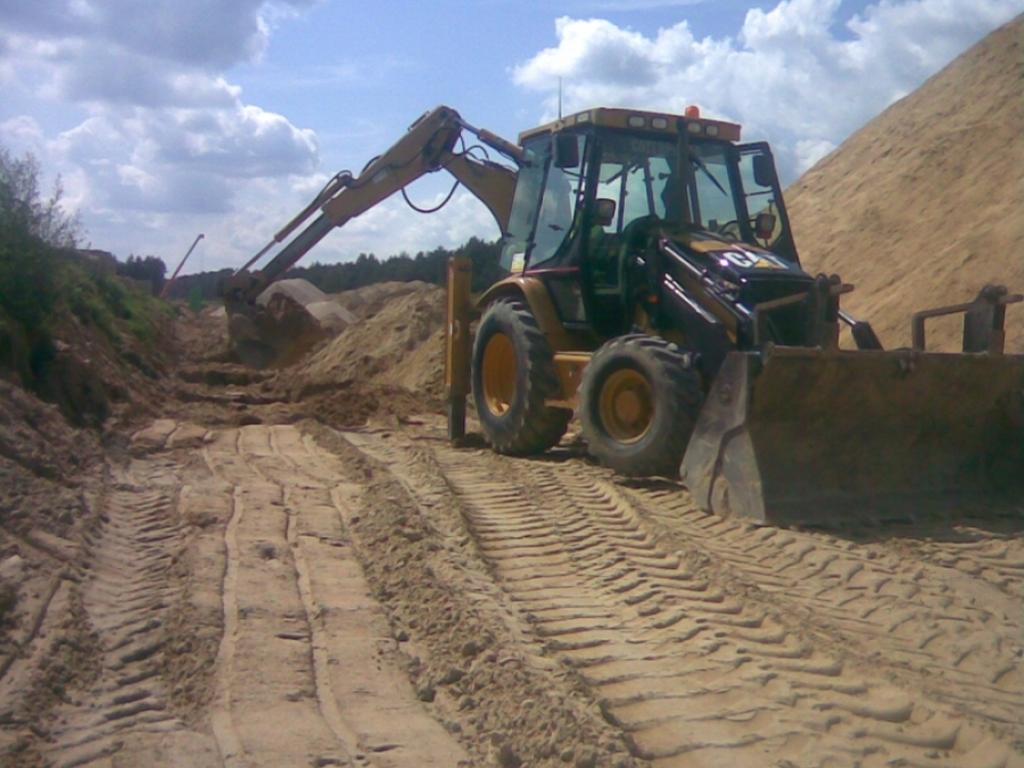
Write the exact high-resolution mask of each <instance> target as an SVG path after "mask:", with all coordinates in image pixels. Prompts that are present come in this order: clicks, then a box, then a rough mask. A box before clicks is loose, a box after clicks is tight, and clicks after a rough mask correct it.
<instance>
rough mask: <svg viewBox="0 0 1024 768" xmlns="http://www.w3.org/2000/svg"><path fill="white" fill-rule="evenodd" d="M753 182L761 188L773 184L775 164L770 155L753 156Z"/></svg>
mask: <svg viewBox="0 0 1024 768" xmlns="http://www.w3.org/2000/svg"><path fill="white" fill-rule="evenodd" d="M753 161H754V181H756V182H757V183H758V185H759V186H762V187H771V186H774V184H775V163H773V162H772V156H771V155H754V157H753Z"/></svg>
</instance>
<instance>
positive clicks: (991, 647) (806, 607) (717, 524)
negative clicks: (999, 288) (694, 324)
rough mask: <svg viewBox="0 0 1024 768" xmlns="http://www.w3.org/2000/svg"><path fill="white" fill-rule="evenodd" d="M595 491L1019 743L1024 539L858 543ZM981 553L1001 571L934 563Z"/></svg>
mask: <svg viewBox="0 0 1024 768" xmlns="http://www.w3.org/2000/svg"><path fill="white" fill-rule="evenodd" d="M603 487H604V491H605V492H606V493H609V494H618V495H623V496H624V497H625V498H627V499H628V500H629V501H630V503H634V504H636V505H637V507H638V509H639V510H640V511H641V513H642V514H643V515H644V517H645V519H647V520H650V521H652V522H653V523H654V524H655V526H656V527H657V528H658V529H659V530H660V532H661V534H662V535H663V536H664V537H665V540H666V541H669V542H677V543H679V542H699V543H700V545H701V547H703V548H705V549H707V550H708V551H711V552H714V553H715V556H716V557H717V558H719V559H721V560H722V561H723V562H726V563H728V564H729V567H730V569H731V570H732V572H733V573H734V574H736V575H737V576H738V577H739V578H741V579H743V580H745V581H746V582H747V583H749V584H751V585H756V587H757V588H758V589H760V590H762V591H765V592H769V593H772V595H773V599H774V600H775V601H776V602H778V603H780V604H781V605H783V606H785V607H786V608H787V609H790V610H793V611H794V612H796V613H797V614H799V615H802V617H803V621H805V622H807V623H808V624H810V625H816V626H817V627H819V628H820V629H821V631H822V632H824V633H827V634H830V635H834V636H840V637H841V638H842V640H843V644H844V651H845V652H847V653H854V654H857V655H859V656H861V657H862V658H863V659H864V660H865V661H866V662H868V663H872V664H877V665H881V666H886V667H888V668H889V669H890V673H891V674H892V675H893V676H895V677H898V678H910V679H911V684H912V685H914V686H915V687H920V688H921V689H922V690H926V691H928V693H929V694H930V695H931V696H934V697H936V698H939V699H942V700H945V701H947V702H949V703H950V704H951V705H953V706H954V707H956V708H958V709H960V710H962V711H964V712H966V713H973V714H976V715H979V716H981V717H983V718H985V719H987V720H991V721H993V722H997V723H1000V724H1001V725H1002V726H1003V727H1004V728H1005V729H1006V730H1007V732H1008V733H1009V734H1010V735H1011V736H1012V737H1013V738H1015V739H1017V740H1024V721H1022V718H1021V717H1020V713H1021V712H1022V711H1024V673H1022V670H1021V662H1022V652H1024V602H1022V600H1021V597H1019V596H1018V595H1021V594H1024V571H1022V572H1020V573H1018V574H1014V571H1013V568H1012V567H1009V565H1012V562H1013V560H1012V558H1013V557H1014V554H1013V553H1014V552H1015V551H1024V532H1021V531H1019V530H1018V532H1016V533H1014V532H1012V530H1011V531H1009V532H1007V533H1002V534H998V533H990V534H988V539H987V540H984V541H982V540H979V539H978V537H980V536H981V532H980V531H974V533H973V534H971V533H970V532H969V531H968V533H966V534H960V533H958V531H956V530H950V529H949V527H948V526H946V527H940V526H938V525H932V526H923V525H922V526H920V527H918V528H917V529H915V530H913V531H907V530H902V531H901V530H899V529H897V531H894V535H893V536H890V537H886V536H885V531H884V530H876V531H873V532H872V538H870V539H866V540H864V541H857V540H850V539H841V538H837V537H835V536H833V535H826V534H822V533H819V532H814V531H798V530H783V529H778V528H769V527H765V528H756V527H753V526H750V525H746V524H744V523H741V522H737V521H733V520H724V519H722V518H718V517H716V516H713V515H707V514H705V513H703V512H701V511H699V510H697V509H696V508H695V507H694V505H693V503H692V501H691V500H690V498H689V495H688V494H687V493H686V492H685V491H683V490H681V489H679V488H678V487H674V486H670V485H662V486H660V487H658V486H652V487H647V488H645V487H644V486H643V485H641V486H640V487H639V488H637V489H622V488H621V487H617V486H614V485H612V484H611V483H605V484H604V486H603ZM996 524H998V521H996ZM1018 527H1019V526H1018ZM862 535H863V534H862ZM908 536H913V537H914V538H913V539H911V540H910V541H908V540H907V538H906V537H908ZM960 538H963V539H966V541H960V540H958V539H960ZM972 538H973V539H975V540H974V541H973V542H972V541H971V539H972ZM916 540H920V541H921V542H922V546H920V547H919V546H918V545H916V543H915V541H916ZM921 549H924V550H925V554H924V556H921V555H918V554H917V553H918V552H919V551H920V550H921ZM993 553H994V554H993ZM983 557H989V558H990V559H991V560H992V561H994V562H998V563H999V567H998V568H996V567H995V566H993V567H991V568H990V567H987V566H986V567H985V568H980V567H979V568H978V569H975V568H967V567H961V568H954V567H951V566H950V565H948V564H947V565H945V566H943V565H939V564H938V563H939V562H947V563H950V564H951V563H962V562H963V561H964V560H965V559H967V558H971V560H972V562H979V561H980V558H983ZM945 558H949V559H948V560H946V559H945ZM1008 564H1009V565H1008Z"/></svg>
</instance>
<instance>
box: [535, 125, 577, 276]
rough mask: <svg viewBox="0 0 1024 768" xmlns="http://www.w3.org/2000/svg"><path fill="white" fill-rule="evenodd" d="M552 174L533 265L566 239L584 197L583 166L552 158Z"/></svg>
mask: <svg viewBox="0 0 1024 768" xmlns="http://www.w3.org/2000/svg"><path fill="white" fill-rule="evenodd" d="M576 141H577V147H578V155H577V156H578V157H582V156H583V142H584V137H583V136H577V137H576ZM548 165H549V167H548V173H547V178H546V179H545V182H544V192H543V194H542V195H541V200H540V209H539V212H538V215H537V228H536V231H535V233H534V236H533V248H532V250H531V251H530V254H529V257H530V258H529V262H530V266H531V267H536V266H538V265H540V264H543V263H544V262H546V261H550V260H551V259H553V258H554V257H555V256H556V255H557V253H558V251H559V248H560V247H561V245H562V243H564V242H565V240H566V238H567V236H568V234H569V230H570V229H571V228H572V224H573V221H574V219H575V218H576V208H577V203H578V202H579V200H580V199H581V198H582V189H583V173H582V167H576V168H557V167H556V166H555V164H554V163H553V162H551V160H550V158H549V160H548Z"/></svg>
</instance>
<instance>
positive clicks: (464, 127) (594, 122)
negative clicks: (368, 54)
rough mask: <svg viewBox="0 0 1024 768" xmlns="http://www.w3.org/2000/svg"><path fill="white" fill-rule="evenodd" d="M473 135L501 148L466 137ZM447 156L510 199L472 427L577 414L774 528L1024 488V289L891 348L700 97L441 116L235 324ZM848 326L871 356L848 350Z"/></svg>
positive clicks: (495, 207)
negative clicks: (807, 264) (955, 342)
mask: <svg viewBox="0 0 1024 768" xmlns="http://www.w3.org/2000/svg"><path fill="white" fill-rule="evenodd" d="M466 133H469V134H472V135H474V136H475V137H476V138H477V139H479V140H480V141H481V142H482V143H483V144H484V145H486V146H487V147H490V148H491V149H493V150H495V151H497V152H498V153H500V154H501V155H503V156H504V158H505V163H503V164H502V163H497V162H494V161H492V160H490V159H486V158H482V157H480V147H471V148H468V149H467V148H465V147H464V145H462V144H460V142H461V141H462V136H463V135H464V134H466ZM457 147H458V149H456V148H457ZM442 168H443V169H445V170H447V171H449V172H450V173H452V174H453V175H454V176H455V177H456V179H457V180H458V181H459V182H462V183H463V184H465V185H466V187H467V188H469V189H470V190H471V191H472V192H473V193H474V194H475V195H476V196H477V197H479V198H480V199H481V200H482V201H483V202H484V204H485V205H486V206H487V207H488V209H489V210H490V211H491V213H492V214H493V215H494V218H495V220H496V221H497V223H498V225H499V228H500V230H501V232H502V236H503V239H502V255H501V263H502V267H503V268H504V270H505V271H506V272H507V273H508V274H507V276H506V277H505V278H503V279H502V280H500V281H498V282H497V283H495V284H494V285H492V286H491V287H490V288H488V289H487V290H486V292H485V293H484V294H483V295H482V296H480V297H479V298H478V299H476V300H475V301H473V300H471V297H470V291H469V285H470V276H469V271H470V265H469V264H468V263H467V261H466V260H464V259H463V260H459V259H455V260H453V262H452V263H451V264H450V265H449V290H448V328H447V342H448V347H447V355H446V374H445V380H446V386H447V391H448V395H449V434H450V436H451V437H452V438H458V437H460V436H462V435H463V434H464V430H465V403H466V398H467V396H468V395H469V394H472V396H473V401H474V403H475V407H476V413H477V416H478V417H479V422H480V427H481V430H482V432H483V434H484V437H485V439H486V440H487V442H488V443H489V444H490V445H491V446H492V447H493V448H494V450H496V451H499V452H501V453H506V454H513V455H530V454H536V453H539V452H543V451H545V450H547V449H548V448H551V447H552V446H554V445H556V444H557V443H558V442H559V441H560V440H561V438H562V437H563V435H564V434H565V433H566V431H567V429H568V425H569V423H570V420H571V419H572V417H573V415H574V413H575V414H577V415H578V416H579V421H580V429H581V434H582V437H583V439H584V441H585V443H586V445H587V450H588V452H589V453H590V454H591V455H592V456H593V457H594V458H595V459H597V460H598V461H600V462H601V463H602V464H604V465H606V466H608V467H610V468H612V469H613V470H615V471H616V472H617V473H619V474H622V475H626V476H638V477H643V476H664V477H669V478H681V480H682V482H683V483H684V484H685V485H686V486H687V487H688V488H689V490H690V492H691V493H692V495H693V497H694V499H695V501H696V503H697V504H699V505H700V506H701V507H702V508H704V509H707V510H710V511H713V512H716V513H718V514H723V515H735V516H738V517H741V518H744V519H747V520H750V521H752V522H755V523H765V522H769V523H779V524H786V523H789V522H810V523H827V522H829V518H833V517H834V516H836V515H843V516H845V515H853V514H856V515H858V516H860V515H865V514H866V515H868V516H870V517H872V518H880V517H881V518H884V517H888V516H896V517H900V518H905V517H907V516H908V515H909V516H913V515H915V514H916V513H917V512H919V511H924V510H932V509H935V508H936V507H939V508H950V509H959V510H961V511H962V510H963V509H964V508H965V505H967V506H968V507H970V506H971V505H975V504H983V505H988V504H991V503H999V504H1003V503H1004V502H1006V501H1009V502H1010V503H1011V504H1018V505H1019V502H1020V500H1021V499H1022V498H1024V479H1022V478H1024V472H1022V470H1024V356H1021V355H1008V354H1004V351H1003V339H1004V332H1003V328H1004V323H1005V313H1006V307H1007V306H1008V305H1010V304H1013V303H1016V302H1019V301H1021V300H1022V297H1021V296H1020V295H1015V294H1010V293H1009V292H1008V291H1007V290H1006V289H1005V288H1003V287H999V286H987V287H986V288H985V289H984V290H982V291H981V293H980V294H979V296H978V298H977V299H975V300H974V301H972V302H970V303H969V304H963V305H956V306H950V307H940V308H938V309H933V310H927V311H924V312H919V313H917V314H916V315H915V316H914V318H913V330H914V344H913V346H912V347H911V348H909V349H897V350H890V351H886V350H883V349H882V345H881V344H880V343H879V340H878V338H877V336H876V335H875V333H874V332H873V330H872V328H871V326H870V325H869V324H868V323H866V322H863V321H859V320H857V319H855V318H853V317H852V316H850V315H849V314H848V313H847V312H845V311H844V310H842V309H841V308H840V298H841V296H842V295H844V294H846V293H848V292H850V291H851V290H853V286H850V285H847V284H845V283H843V282H842V280H841V279H840V278H839V277H838V276H835V275H817V276H814V275H810V274H808V273H807V272H805V271H804V270H803V269H802V268H801V265H800V260H799V257H798V254H797V250H796V246H795V243H794V240H793V236H792V233H791V231H790V226H789V220H788V217H787V214H786V208H785V204H784V202H783V197H782V193H781V190H780V186H779V181H778V177H777V174H776V171H775V164H774V160H773V158H772V154H771V151H770V149H769V147H768V145H767V144H764V143H749V144H741V143H740V126H738V125H736V124H734V123H729V122H725V121H721V120H710V119H706V118H703V117H702V116H701V115H700V112H699V110H698V109H696V108H694V107H688V108H687V110H686V111H685V113H684V114H681V115H678V114H669V113H655V112H648V111H640V110H631V109H591V110H586V111H583V112H578V113H576V114H573V115H569V116H566V117H562V118H559V119H558V120H557V121H554V122H552V123H549V124H547V125H543V126H540V127H538V128H535V129H532V130H529V131H526V132H524V133H522V134H521V135H520V137H519V142H518V143H515V144H514V143H512V142H509V141H506V140H504V139H501V138H499V137H497V136H495V135H494V134H492V133H490V132H488V131H484V130H480V129H477V128H474V127H473V126H471V125H469V124H468V123H466V122H465V121H464V120H462V118H461V117H460V116H459V115H458V113H456V112H455V110H452V109H450V108H447V107H440V108H438V109H436V110H434V111H432V112H429V113H427V114H426V115H424V116H423V117H422V118H420V120H418V121H417V122H416V123H414V124H413V126H412V127H411V128H410V129H409V132H408V133H407V134H406V136H405V137H403V138H402V139H401V140H400V141H399V142H398V143H396V144H395V146H394V147H392V148H391V149H390V150H388V152H386V153H385V154H383V155H381V156H380V157H378V158H376V159H374V160H373V161H372V162H371V163H370V164H369V165H368V166H367V168H366V169H365V170H364V171H363V172H362V173H361V174H360V175H359V176H358V177H355V176H353V175H352V174H348V173H344V174H339V175H338V176H336V177H335V178H334V179H333V180H332V182H331V183H330V184H328V186H327V187H326V188H325V189H324V191H323V192H322V193H321V194H320V195H319V196H318V197H317V199H315V200H314V201H313V202H312V203H311V204H310V205H309V206H308V207H307V208H306V209H305V210H304V211H303V212H302V213H300V214H299V216H297V217H296V218H295V219H294V220H293V221H292V222H290V223H289V224H288V225H287V226H286V227H285V228H284V229H283V230H282V231H281V232H279V233H278V234H277V235H276V236H275V239H274V240H273V241H272V242H271V243H270V244H268V246H267V248H265V249H264V250H263V251H261V252H260V253H258V254H257V255H256V256H255V257H254V258H253V260H251V261H250V262H249V264H247V265H246V266H245V267H244V268H243V269H242V270H240V271H239V272H238V273H237V274H236V275H235V276H234V277H233V278H232V280H231V281H230V282H229V284H228V286H227V292H226V299H227V305H228V310H229V313H230V314H231V318H232V319H231V328H232V334H233V336H234V337H235V338H236V340H237V341H238V342H239V343H240V344H241V345H243V346H244V345H249V346H250V347H253V346H256V347H258V346H259V345H265V344H266V342H265V339H264V338H261V336H260V333H261V329H260V319H259V313H258V310H255V309H254V301H253V299H254V297H255V296H256V295H257V294H258V293H259V291H261V290H262V289H263V288H264V287H265V286H266V285H267V284H268V283H269V282H270V281H272V280H274V279H277V278H278V277H280V275H282V274H283V272H284V271H285V270H286V269H287V268H288V267H290V266H291V265H292V264H294V263H295V262H296V261H297V260H298V259H299V258H301V256H302V255H303V254H304V253H306V252H307V251H308V250H309V249H310V248H311V247H312V246H313V245H315V243H316V242H318V241H319V240H320V239H321V238H322V237H323V236H324V235H326V233H327V232H329V231H330V230H331V229H333V228H334V227H336V226H341V225H342V224H344V223H345V222H346V221H348V220H349V219H350V218H352V217H353V216H356V215H358V214H359V213H361V212H363V211H365V210H367V209H368V208H370V207H371V206H373V205H375V204H376V203H378V202H380V201H381V200H383V199H384V198H385V197H387V196H389V195H390V194H392V193H394V192H396V191H399V190H402V189H403V188H404V186H405V185H406V184H408V183H409V182H410V181H412V180H414V179H415V178H418V177H419V176H421V175H423V174H425V173H427V172H431V171H435V170H440V169H442ZM317 210H319V211H320V214H319V216H318V217H317V218H316V219H315V220H314V221H313V223H312V224H310V225H309V226H308V227H307V228H306V229H305V230H303V231H302V232H301V233H300V234H299V235H297V236H296V237H294V238H293V239H292V240H291V241H290V243H289V244H288V245H287V246H286V247H285V248H284V249H283V250H282V251H281V252H280V253H279V254H278V255H277V256H276V257H275V258H274V259H273V261H271V262H270V264H269V265H268V267H267V268H266V269H265V270H263V271H262V272H249V271H247V270H248V268H249V267H251V266H252V265H253V264H254V263H255V261H256V260H257V259H259V258H260V257H261V256H263V255H264V254H265V253H266V252H267V251H268V250H269V249H270V248H271V247H272V246H273V245H274V244H275V243H278V242H282V241H283V240H284V239H285V238H286V237H288V236H289V235H291V234H292V232H293V231H294V230H295V229H296V228H297V227H298V226H299V225H300V224H301V223H302V222H304V221H306V220H307V219H309V218H310V217H311V216H312V215H313V214H314V213H315V212H316V211H317ZM865 258H871V255H870V254H865ZM952 313H961V314H963V316H964V335H963V351H962V352H961V353H956V354H948V353H935V352H928V351H926V349H925V323H926V321H927V320H929V319H931V318H932V317H935V316H938V315H945V314H952ZM477 320H479V323H478V325H477V327H476V331H475V334H472V333H471V327H472V324H473V323H474V322H475V321H477ZM841 326H846V327H848V328H849V331H850V336H851V337H852V339H853V343H854V345H855V347H856V348H855V349H840V343H839V341H840V335H841V334H840V328H841ZM258 356H260V355H257V357H258ZM1017 514H1020V507H1019V506H1018V507H1017Z"/></svg>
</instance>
